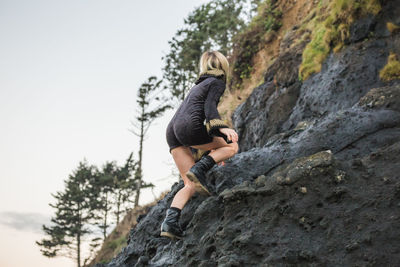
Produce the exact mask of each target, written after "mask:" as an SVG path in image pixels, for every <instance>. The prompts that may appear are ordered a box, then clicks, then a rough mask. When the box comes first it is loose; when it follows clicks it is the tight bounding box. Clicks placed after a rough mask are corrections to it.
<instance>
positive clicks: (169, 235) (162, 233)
mask: <svg viewBox="0 0 400 267" xmlns="http://www.w3.org/2000/svg"><path fill="white" fill-rule="evenodd" d="M160 236H166V237H169V238H172V239H181V238H182V237H179V236H177V235H173V234H171V233H170V232H161V234H160Z"/></svg>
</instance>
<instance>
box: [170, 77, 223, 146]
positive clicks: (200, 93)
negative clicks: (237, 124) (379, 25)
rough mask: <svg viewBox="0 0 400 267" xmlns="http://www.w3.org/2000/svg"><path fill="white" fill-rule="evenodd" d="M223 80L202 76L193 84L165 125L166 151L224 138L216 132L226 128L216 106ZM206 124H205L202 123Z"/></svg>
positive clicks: (221, 90)
mask: <svg viewBox="0 0 400 267" xmlns="http://www.w3.org/2000/svg"><path fill="white" fill-rule="evenodd" d="M225 87H226V85H225V77H224V76H223V75H222V76H217V75H214V74H207V73H206V74H203V75H201V76H200V77H199V78H198V79H197V80H196V81H195V86H193V87H192V88H191V89H190V91H189V93H188V94H187V96H186V97H185V99H184V100H183V102H182V104H181V105H180V106H179V108H178V110H177V111H176V113H175V115H174V116H173V117H172V119H171V121H170V122H169V124H168V127H167V131H166V137H167V143H168V145H169V151H170V153H171V150H172V149H173V148H175V147H178V146H192V145H201V144H207V143H211V142H212V140H213V136H220V137H223V138H224V139H225V140H226V141H227V138H226V136H225V135H224V134H222V133H221V132H220V131H219V130H218V129H219V128H229V126H228V125H227V124H226V123H225V122H224V121H223V120H221V116H220V115H219V113H218V110H217V106H218V103H219V99H220V97H221V96H222V94H223V93H224V91H225ZM204 121H205V122H204Z"/></svg>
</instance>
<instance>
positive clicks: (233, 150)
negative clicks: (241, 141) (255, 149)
mask: <svg viewBox="0 0 400 267" xmlns="http://www.w3.org/2000/svg"><path fill="white" fill-rule="evenodd" d="M229 147H230V148H231V150H230V154H229V155H230V157H233V156H234V155H235V154H237V153H238V151H239V145H238V143H237V142H234V143H231V144H229Z"/></svg>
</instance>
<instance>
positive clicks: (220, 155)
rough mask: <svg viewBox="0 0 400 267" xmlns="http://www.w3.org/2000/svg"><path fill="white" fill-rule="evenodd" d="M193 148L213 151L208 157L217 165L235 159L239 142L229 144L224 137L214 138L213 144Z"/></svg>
mask: <svg viewBox="0 0 400 267" xmlns="http://www.w3.org/2000/svg"><path fill="white" fill-rule="evenodd" d="M191 147H193V148H197V149H202V150H213V151H211V152H210V153H209V154H208V155H209V156H211V157H212V158H213V159H214V161H215V162H217V163H218V162H220V161H223V160H225V159H229V158H231V157H233V156H234V155H235V154H236V153H237V152H238V150H239V146H238V144H237V142H234V143H230V144H228V143H227V142H225V140H224V138H222V137H214V138H213V141H212V142H211V143H208V144H204V145H195V146H191Z"/></svg>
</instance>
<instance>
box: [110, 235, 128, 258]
mask: <svg viewBox="0 0 400 267" xmlns="http://www.w3.org/2000/svg"><path fill="white" fill-rule="evenodd" d="M126 242H127V239H126V237H125V236H120V237H119V238H117V239H114V240H112V241H111V242H109V243H108V244H107V247H108V248H110V249H112V250H114V254H117V253H118V252H119V251H120V250H121V249H122V248H123V247H125V246H126Z"/></svg>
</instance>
